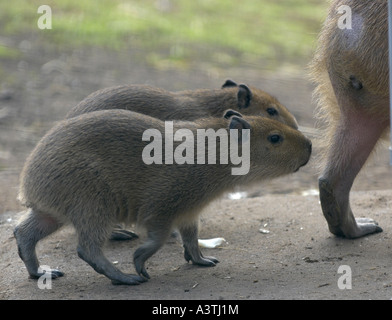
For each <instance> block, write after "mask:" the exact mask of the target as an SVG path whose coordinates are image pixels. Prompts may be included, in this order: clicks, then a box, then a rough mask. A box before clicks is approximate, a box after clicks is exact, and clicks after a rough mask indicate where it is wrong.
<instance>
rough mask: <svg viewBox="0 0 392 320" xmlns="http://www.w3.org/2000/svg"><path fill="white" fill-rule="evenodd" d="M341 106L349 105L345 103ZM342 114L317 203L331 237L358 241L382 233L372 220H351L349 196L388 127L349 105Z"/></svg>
mask: <svg viewBox="0 0 392 320" xmlns="http://www.w3.org/2000/svg"><path fill="white" fill-rule="evenodd" d="M342 100H343V101H344V99H342ZM344 102H346V103H347V104H350V102H349V101H348V100H347V99H346V101H344ZM341 110H342V114H341V118H340V121H339V124H338V126H337V128H336V132H335V135H334V137H333V141H332V145H331V146H330V150H329V154H328V159H327V165H326V168H325V169H324V172H323V173H322V175H321V177H320V178H319V189H320V201H321V207H322V210H323V213H324V216H325V218H326V219H327V222H328V226H329V230H330V231H331V232H332V233H333V234H335V235H338V236H344V237H347V238H358V237H361V236H364V235H366V234H370V233H375V232H380V231H382V229H381V228H380V227H379V226H378V225H377V223H376V222H374V221H373V220H372V219H367V218H362V219H355V218H354V215H353V213H352V211H351V208H350V202H349V194H350V190H351V187H352V184H353V182H354V179H355V177H356V176H357V174H358V172H359V171H360V169H361V168H362V166H363V164H364V163H365V162H366V160H367V158H368V156H369V154H370V153H371V151H372V150H373V148H374V146H375V144H376V142H377V141H378V139H379V138H380V136H381V135H382V133H383V132H384V130H385V128H386V127H387V123H386V122H385V121H383V120H381V119H379V118H378V117H377V116H370V115H369V114H367V113H364V112H362V111H363V110H362V111H361V110H360V109H358V108H355V107H354V106H352V105H351V106H349V107H348V108H346V107H341Z"/></svg>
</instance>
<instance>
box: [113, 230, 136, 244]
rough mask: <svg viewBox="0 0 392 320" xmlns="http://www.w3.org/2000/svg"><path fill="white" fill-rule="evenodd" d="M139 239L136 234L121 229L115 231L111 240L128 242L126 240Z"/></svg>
mask: <svg viewBox="0 0 392 320" xmlns="http://www.w3.org/2000/svg"><path fill="white" fill-rule="evenodd" d="M137 238H139V236H138V235H137V234H136V233H134V232H132V231H128V230H125V229H119V228H116V229H114V230H113V232H112V234H111V235H110V240H113V241H126V240H133V239H137Z"/></svg>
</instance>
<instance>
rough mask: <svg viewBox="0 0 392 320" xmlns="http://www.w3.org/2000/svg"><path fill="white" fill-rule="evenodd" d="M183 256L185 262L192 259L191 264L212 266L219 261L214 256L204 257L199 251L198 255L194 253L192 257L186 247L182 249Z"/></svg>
mask: <svg viewBox="0 0 392 320" xmlns="http://www.w3.org/2000/svg"><path fill="white" fill-rule="evenodd" d="M184 258H185V260H186V261H187V262H189V261H192V263H193V264H197V265H199V266H204V267H214V266H215V265H216V264H217V263H218V262H219V260H218V259H217V258H215V257H210V256H208V257H204V256H203V254H202V253H201V252H200V251H199V254H198V255H196V256H195V255H194V257H192V256H191V254H190V253H189V251H188V250H187V249H186V248H185V250H184Z"/></svg>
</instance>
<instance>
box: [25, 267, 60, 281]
mask: <svg viewBox="0 0 392 320" xmlns="http://www.w3.org/2000/svg"><path fill="white" fill-rule="evenodd" d="M49 275H50V277H51V278H52V279H57V278H60V277H62V276H63V275H64V272H61V271H60V270H57V269H50V270H45V272H37V273H34V274H30V278H31V279H38V278H41V277H42V276H45V277H46V276H49Z"/></svg>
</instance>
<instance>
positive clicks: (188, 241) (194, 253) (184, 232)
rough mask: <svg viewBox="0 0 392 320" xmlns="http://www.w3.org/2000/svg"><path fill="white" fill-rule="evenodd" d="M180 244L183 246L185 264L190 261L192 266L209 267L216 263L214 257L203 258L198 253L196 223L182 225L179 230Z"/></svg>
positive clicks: (216, 260)
mask: <svg viewBox="0 0 392 320" xmlns="http://www.w3.org/2000/svg"><path fill="white" fill-rule="evenodd" d="M179 230H180V233H181V238H182V242H183V245H184V258H185V260H186V261H187V262H189V261H192V263H193V264H197V265H200V266H206V267H211V266H215V264H216V263H218V262H219V261H218V259H216V258H214V257H204V256H203V254H202V253H201V251H200V248H199V244H198V233H199V232H198V223H197V222H194V223H193V224H190V225H186V226H185V225H184V226H181V227H180V228H179Z"/></svg>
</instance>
